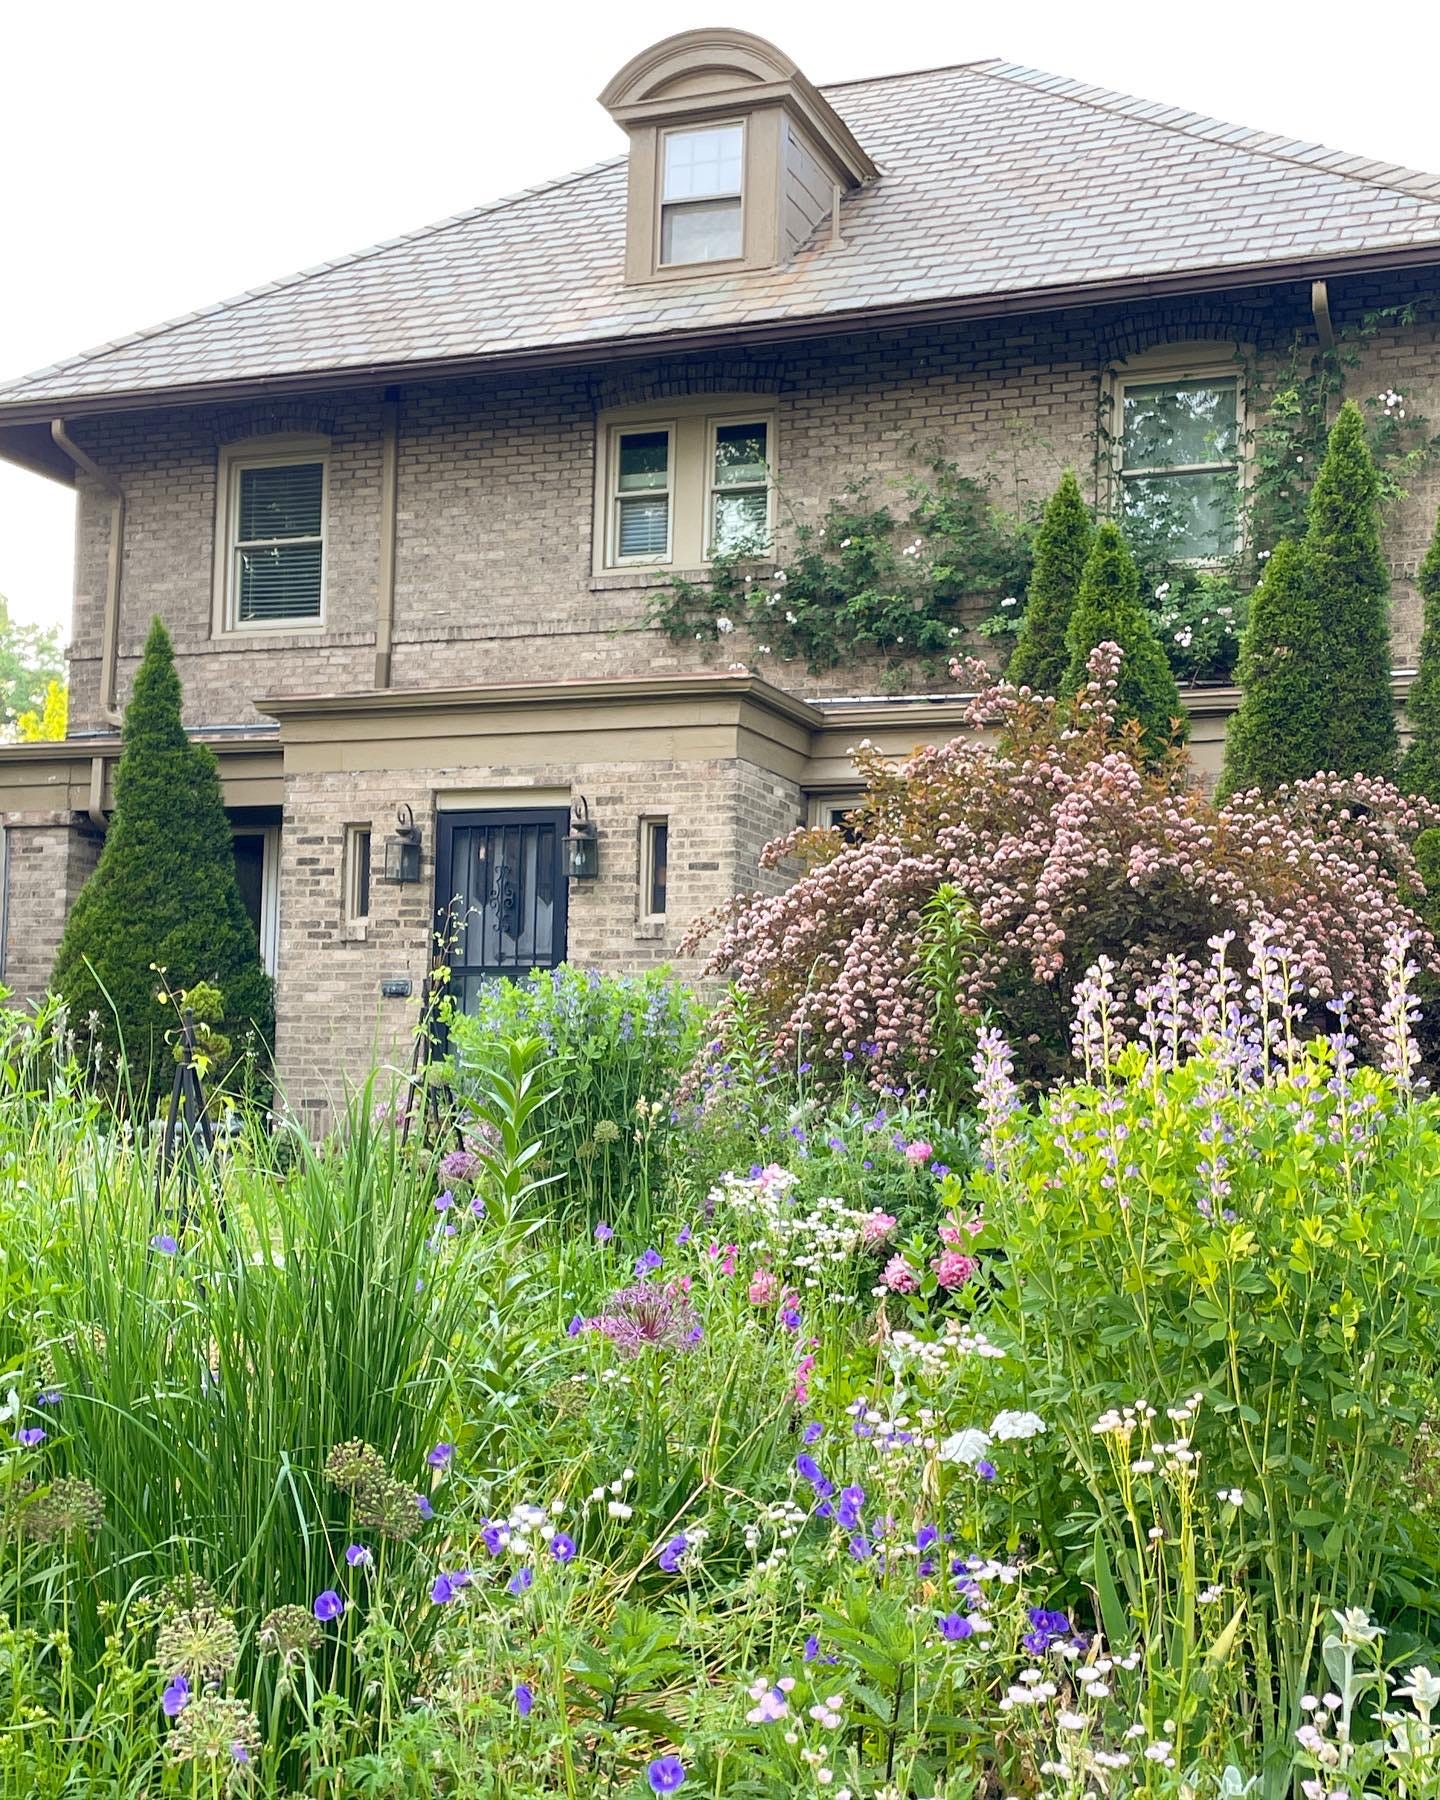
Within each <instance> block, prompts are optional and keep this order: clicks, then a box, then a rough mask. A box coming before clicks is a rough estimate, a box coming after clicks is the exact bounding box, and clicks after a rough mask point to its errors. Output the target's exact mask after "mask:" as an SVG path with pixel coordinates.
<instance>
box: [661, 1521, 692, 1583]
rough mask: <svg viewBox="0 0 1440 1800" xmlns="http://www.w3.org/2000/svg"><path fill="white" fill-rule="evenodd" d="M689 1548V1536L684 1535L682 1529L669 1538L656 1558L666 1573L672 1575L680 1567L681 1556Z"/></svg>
mask: <svg viewBox="0 0 1440 1800" xmlns="http://www.w3.org/2000/svg"><path fill="white" fill-rule="evenodd" d="M689 1548H690V1540H689V1538H687V1537H686V1535H685V1533H684V1532H683V1531H682V1532H679V1533H678V1534H677V1535H676V1536H675V1537H673V1538H671V1540H670V1542H669V1543H668V1544H666V1546H665V1548H664V1549H663V1550H662V1551H661V1552H660V1555H659V1557H658V1558H657V1559H656V1560H657V1561H658V1562H659V1564H660V1567H661V1568H662V1569H663V1570H664V1571H665V1573H666V1574H667V1575H673V1574H674V1573H675V1572H676V1570H677V1569H678V1568H679V1567H680V1559H681V1557H683V1556H684V1554H685V1552H686V1551H687V1550H688V1549H689Z"/></svg>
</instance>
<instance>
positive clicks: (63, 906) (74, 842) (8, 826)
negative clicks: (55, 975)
mask: <svg viewBox="0 0 1440 1800" xmlns="http://www.w3.org/2000/svg"><path fill="white" fill-rule="evenodd" d="M3 830H4V851H5V861H4V880H5V941H4V944H3V946H0V985H3V986H4V987H6V988H8V989H9V991H10V993H11V994H12V995H13V996H14V998H15V999H17V1000H38V999H40V998H41V996H42V995H43V994H44V992H45V990H46V988H47V987H48V985H49V982H50V970H51V968H52V967H53V966H54V962H55V952H56V951H57V950H58V949H59V948H60V937H61V934H62V932H63V931H64V929H65V918H66V915H67V914H68V913H69V911H70V908H71V907H72V906H73V905H74V904H75V898H76V895H78V894H79V892H80V890H81V888H82V887H83V886H84V885H85V882H86V881H87V879H88V878H89V876H90V874H91V872H92V871H93V869H94V867H95V865H96V863H97V862H98V861H99V860H100V834H99V833H98V832H97V831H95V830H94V829H93V828H92V827H91V826H90V825H89V824H80V823H78V822H77V821H76V820H75V819H74V818H73V817H72V816H71V814H69V813H10V814H8V815H7V816H6V818H5V820H4V824H3Z"/></svg>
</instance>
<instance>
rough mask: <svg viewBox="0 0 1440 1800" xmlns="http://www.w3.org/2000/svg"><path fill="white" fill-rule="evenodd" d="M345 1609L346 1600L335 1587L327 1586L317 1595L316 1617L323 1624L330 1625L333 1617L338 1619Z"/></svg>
mask: <svg viewBox="0 0 1440 1800" xmlns="http://www.w3.org/2000/svg"><path fill="white" fill-rule="evenodd" d="M344 1611H345V1602H344V1601H343V1600H342V1599H341V1598H340V1596H339V1595H338V1594H337V1593H336V1592H335V1590H334V1588H326V1589H325V1591H324V1592H323V1593H320V1594H317V1595H316V1596H315V1617H316V1618H317V1619H318V1620H319V1621H320V1623H321V1624H322V1625H328V1624H329V1622H330V1621H331V1619H338V1618H339V1617H340V1615H341V1614H342V1613H343V1612H344Z"/></svg>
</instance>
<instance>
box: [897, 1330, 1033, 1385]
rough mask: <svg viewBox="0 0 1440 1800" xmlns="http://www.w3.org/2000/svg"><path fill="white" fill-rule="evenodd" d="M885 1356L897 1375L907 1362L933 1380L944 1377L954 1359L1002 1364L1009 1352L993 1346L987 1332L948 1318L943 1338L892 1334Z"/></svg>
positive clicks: (902, 1333)
mask: <svg viewBox="0 0 1440 1800" xmlns="http://www.w3.org/2000/svg"><path fill="white" fill-rule="evenodd" d="M885 1354H886V1357H887V1359H888V1360H889V1362H890V1365H891V1367H892V1368H893V1369H895V1370H896V1372H897V1373H898V1372H899V1370H900V1369H902V1368H903V1367H904V1366H905V1365H906V1364H907V1363H914V1364H916V1365H917V1366H918V1369H919V1373H920V1374H921V1376H922V1377H923V1376H932V1377H933V1376H936V1375H939V1374H941V1373H942V1372H943V1370H944V1368H945V1365H946V1363H947V1362H950V1361H952V1360H958V1359H959V1358H961V1357H966V1356H978V1357H982V1358H984V1359H986V1360H987V1361H992V1362H993V1361H1001V1360H1003V1358H1004V1355H1005V1352H1004V1351H1003V1350H1002V1349H1000V1347H999V1346H998V1345H997V1344H992V1343H991V1342H990V1340H989V1338H987V1337H986V1335H985V1333H984V1332H983V1331H976V1330H975V1328H974V1327H973V1326H971V1325H962V1324H961V1323H960V1322H959V1320H957V1319H947V1320H946V1322H945V1334H944V1336H943V1337H938V1338H922V1337H917V1336H916V1335H915V1333H914V1332H913V1331H892V1332H891V1333H890V1335H889V1337H888V1338H886V1340H885Z"/></svg>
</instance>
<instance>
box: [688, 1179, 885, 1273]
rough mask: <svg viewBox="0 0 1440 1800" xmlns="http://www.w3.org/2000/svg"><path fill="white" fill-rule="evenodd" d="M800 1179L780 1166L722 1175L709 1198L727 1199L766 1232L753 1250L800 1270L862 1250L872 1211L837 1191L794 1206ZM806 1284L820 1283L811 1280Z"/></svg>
mask: <svg viewBox="0 0 1440 1800" xmlns="http://www.w3.org/2000/svg"><path fill="white" fill-rule="evenodd" d="M798 1179H799V1177H798V1176H796V1175H795V1174H794V1173H793V1172H792V1171H791V1170H789V1169H781V1168H779V1167H777V1166H776V1165H775V1164H771V1165H770V1167H769V1168H766V1169H762V1170H761V1172H760V1173H759V1174H758V1175H755V1176H748V1175H735V1174H730V1175H723V1176H721V1178H720V1182H719V1185H718V1186H716V1187H714V1188H712V1189H711V1190H710V1201H711V1203H712V1204H715V1205H718V1204H719V1203H721V1202H722V1201H723V1202H724V1203H725V1204H726V1205H728V1206H729V1207H731V1208H732V1210H733V1211H735V1212H736V1213H738V1214H739V1215H740V1216H741V1217H743V1218H749V1219H753V1220H755V1221H756V1223H757V1224H758V1226H759V1229H760V1233H761V1235H760V1236H758V1237H756V1238H753V1239H752V1240H751V1241H750V1243H749V1244H748V1245H747V1246H746V1248H747V1249H749V1250H752V1251H755V1252H757V1253H759V1252H763V1253H766V1254H768V1255H769V1256H771V1257H772V1258H773V1259H775V1260H779V1259H781V1258H783V1259H785V1260H786V1261H788V1262H789V1263H790V1265H791V1266H792V1267H793V1268H795V1269H799V1270H809V1271H814V1270H818V1269H820V1268H822V1267H823V1266H824V1264H825V1263H827V1262H844V1261H845V1260H846V1259H847V1258H848V1257H851V1256H853V1255H854V1254H855V1251H856V1250H857V1249H858V1248H859V1245H860V1242H861V1234H862V1232H863V1230H864V1228H865V1225H866V1223H867V1222H868V1221H869V1220H870V1219H871V1218H872V1217H873V1216H874V1215H873V1209H872V1208H869V1207H855V1206H851V1205H850V1204H849V1203H848V1201H845V1200H842V1199H839V1198H838V1197H836V1196H834V1195H822V1196H820V1197H819V1198H818V1199H816V1200H812V1201H811V1202H810V1203H809V1205H808V1207H807V1208H805V1209H801V1208H799V1207H793V1206H792V1205H791V1204H790V1191H791V1189H792V1188H793V1187H794V1186H795V1183H796V1181H797V1180H798ZM806 1285H807V1286H810V1287H813V1286H816V1285H817V1282H816V1281H814V1280H809V1281H807V1283H806Z"/></svg>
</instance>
